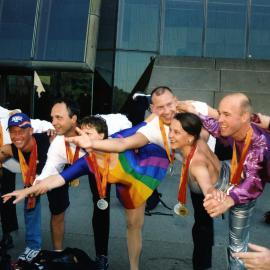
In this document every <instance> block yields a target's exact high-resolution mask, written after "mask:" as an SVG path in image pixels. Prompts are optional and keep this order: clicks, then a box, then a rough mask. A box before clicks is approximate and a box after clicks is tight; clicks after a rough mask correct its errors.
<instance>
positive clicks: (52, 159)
mask: <svg viewBox="0 0 270 270" xmlns="http://www.w3.org/2000/svg"><path fill="white" fill-rule="evenodd" d="M70 148H71V151H72V153H73V154H74V153H75V149H76V146H75V145H74V144H72V143H71V144H70ZM83 155H85V151H84V150H83V149H80V152H79V157H82V156H83ZM68 163H69V162H68V160H67V153H66V145H65V137H64V136H63V135H58V136H56V137H55V138H54V140H53V141H52V143H51V145H50V147H49V150H48V153H47V161H46V164H45V166H44V168H43V170H42V172H41V174H40V175H39V176H38V177H37V178H36V179H37V180H42V179H44V178H46V177H48V176H50V175H55V174H59V173H60V172H62V170H63V169H64V166H65V165H66V164H68Z"/></svg>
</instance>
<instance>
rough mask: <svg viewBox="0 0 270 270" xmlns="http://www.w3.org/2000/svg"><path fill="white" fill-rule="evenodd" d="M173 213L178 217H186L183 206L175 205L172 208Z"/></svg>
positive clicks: (186, 212) (186, 210)
mask: <svg viewBox="0 0 270 270" xmlns="http://www.w3.org/2000/svg"><path fill="white" fill-rule="evenodd" d="M173 210H174V213H175V214H176V215H178V216H182V217H186V216H187V215H188V209H187V208H186V207H185V205H183V204H181V203H177V204H176V205H175V206H174V208H173Z"/></svg>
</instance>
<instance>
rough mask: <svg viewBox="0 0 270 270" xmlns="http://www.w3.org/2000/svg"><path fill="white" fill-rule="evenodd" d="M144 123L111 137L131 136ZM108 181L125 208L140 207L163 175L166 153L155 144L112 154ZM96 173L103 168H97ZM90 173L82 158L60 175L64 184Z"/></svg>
mask: <svg viewBox="0 0 270 270" xmlns="http://www.w3.org/2000/svg"><path fill="white" fill-rule="evenodd" d="M145 124H146V123H145V122H143V123H141V124H139V125H137V126H135V127H132V128H130V129H126V130H123V131H120V132H118V133H116V134H114V135H113V136H112V137H113V138H119V137H128V136H131V135H132V134H134V133H135V132H136V131H137V130H138V129H139V128H140V127H141V126H143V125H145ZM111 164H114V165H113V166H111V165H110V169H109V177H108V182H109V183H111V184H116V187H117V188H116V190H117V196H118V198H119V200H120V202H121V203H122V204H123V206H124V207H125V208H126V209H133V208H137V207H139V206H140V205H141V204H143V203H144V202H145V201H146V200H147V198H148V197H149V196H150V195H151V194H152V192H153V190H154V189H155V188H156V187H157V186H158V185H159V184H160V183H161V182H162V180H163V179H164V178H165V176H166V172H167V168H168V166H169V160H168V158H167V154H166V151H165V150H164V149H163V148H161V147H160V146H158V145H155V144H147V145H145V146H143V147H141V148H139V149H136V150H127V151H125V152H123V153H119V154H113V155H111ZM99 171H100V172H101V174H102V172H103V168H102V167H101V166H99ZM89 172H90V173H92V172H93V168H92V166H91V165H89V164H88V162H87V159H86V158H85V157H82V158H80V159H78V160H77V161H76V162H75V163H74V164H73V165H72V166H70V167H69V168H67V169H66V170H64V171H63V172H62V173H61V176H62V177H63V178H64V179H65V181H71V180H72V179H75V178H78V177H79V176H82V175H85V174H89Z"/></svg>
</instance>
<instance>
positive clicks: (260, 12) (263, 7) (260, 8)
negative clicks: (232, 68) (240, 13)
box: [249, 0, 270, 59]
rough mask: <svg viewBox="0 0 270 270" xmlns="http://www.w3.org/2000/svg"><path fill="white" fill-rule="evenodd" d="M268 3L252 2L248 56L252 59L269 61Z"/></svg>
mask: <svg viewBox="0 0 270 270" xmlns="http://www.w3.org/2000/svg"><path fill="white" fill-rule="evenodd" d="M269 29H270V2H269V0H253V1H252V13H251V30H250V55H249V57H252V58H259V59H260V58H261V59H270V50H269V48H270V31H269Z"/></svg>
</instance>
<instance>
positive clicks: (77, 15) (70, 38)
mask: <svg viewBox="0 0 270 270" xmlns="http://www.w3.org/2000/svg"><path fill="white" fill-rule="evenodd" d="M89 2H90V1H89V0H43V1H42V5H41V16H40V22H39V27H38V33H39V34H38V37H37V53H36V57H35V59H36V60H54V61H80V62H81V61H83V59H84V48H85V39H86V31H87V18H88V10H89Z"/></svg>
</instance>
